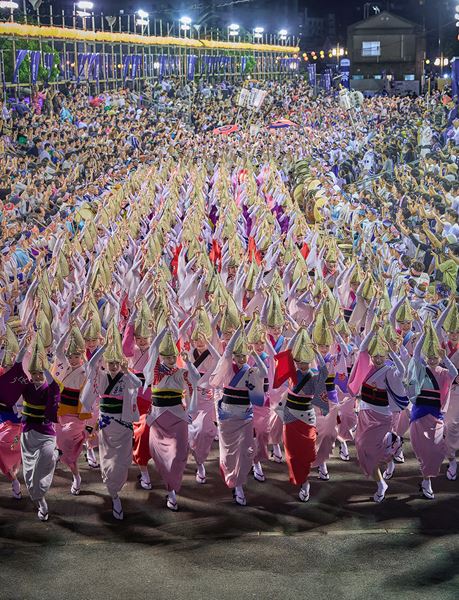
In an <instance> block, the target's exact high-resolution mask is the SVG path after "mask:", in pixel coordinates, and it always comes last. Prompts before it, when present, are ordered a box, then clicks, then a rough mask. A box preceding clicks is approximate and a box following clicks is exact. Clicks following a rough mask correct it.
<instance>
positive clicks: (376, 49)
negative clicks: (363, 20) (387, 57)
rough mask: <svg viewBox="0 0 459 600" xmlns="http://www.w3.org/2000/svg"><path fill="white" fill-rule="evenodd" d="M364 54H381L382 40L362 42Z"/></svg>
mask: <svg viewBox="0 0 459 600" xmlns="http://www.w3.org/2000/svg"><path fill="white" fill-rule="evenodd" d="M362 56H381V42H362Z"/></svg>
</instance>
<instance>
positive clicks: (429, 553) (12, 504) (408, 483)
mask: <svg viewBox="0 0 459 600" xmlns="http://www.w3.org/2000/svg"><path fill="white" fill-rule="evenodd" d="M406 454H407V458H408V460H407V462H406V463H405V464H404V465H401V466H400V467H397V471H396V474H395V476H394V478H393V479H392V480H391V482H390V488H389V492H388V495H387V497H386V498H387V499H386V500H385V502H384V503H383V504H382V505H376V504H374V503H373V502H372V501H371V500H370V498H371V496H372V494H373V493H374V484H373V483H372V482H370V481H367V480H366V479H365V478H364V477H363V475H362V474H361V473H360V471H359V469H358V465H357V463H356V461H355V458H354V457H355V451H354V448H353V447H351V456H352V460H351V462H349V463H343V462H342V461H340V460H339V459H337V458H333V459H331V460H330V463H329V470H330V475H331V479H330V481H328V482H323V481H319V480H318V479H317V480H316V479H315V477H313V478H312V483H311V500H310V502H309V503H307V504H302V503H300V502H298V501H297V500H296V490H295V489H294V488H293V487H292V486H290V484H289V482H288V477H287V470H286V465H285V464H282V465H277V464H273V463H269V465H267V466H266V469H265V473H266V475H267V478H268V480H267V482H266V483H258V482H256V481H255V480H253V479H250V481H249V484H248V486H247V490H246V495H247V500H248V502H249V505H248V506H247V507H239V506H236V505H234V504H233V502H232V499H231V494H230V493H229V491H228V490H227V489H226V487H225V486H224V484H223V481H222V479H221V477H220V474H219V472H218V465H217V460H216V457H217V453H216V451H214V452H213V453H212V460H211V461H210V463H209V468H208V480H207V481H208V483H207V484H205V485H203V486H200V485H198V484H196V483H195V481H194V467H193V465H192V463H191V462H190V464H189V467H188V469H187V472H186V476H185V479H184V484H183V488H182V491H181V494H180V496H179V505H180V510H179V512H178V513H172V512H170V511H168V510H166V509H165V508H164V505H165V492H164V490H163V488H162V486H161V484H160V482H159V479H158V477H157V475H156V474H155V472H154V469H153V467H151V472H152V481H153V484H154V487H153V490H152V491H151V492H146V491H143V490H141V489H140V488H139V487H138V485H137V482H136V475H137V470H136V468H135V467H132V469H131V472H130V477H129V481H128V483H127V484H126V486H125V488H124V490H123V492H122V499H123V508H124V513H125V520H124V521H123V522H122V523H119V522H116V521H115V520H114V519H113V517H112V515H111V503H110V500H109V498H108V496H107V493H106V490H105V488H104V486H103V485H102V483H101V480H100V475H99V472H98V471H93V470H89V469H88V467H87V466H86V465H85V464H83V465H82V475H83V486H82V492H81V495H80V496H79V497H77V498H75V497H73V496H71V495H70V493H69V490H70V483H71V475H70V473H69V472H68V471H66V470H65V469H64V468H63V467H61V466H59V467H58V469H57V470H56V474H55V478H54V482H53V487H52V488H51V491H50V492H49V494H48V497H47V498H48V504H49V509H50V520H49V521H48V522H47V523H41V522H39V521H38V519H37V517H36V512H35V510H34V508H33V506H32V504H31V502H30V501H29V500H28V499H23V500H21V501H14V500H13V499H12V498H10V486H9V484H8V482H6V481H5V480H4V479H2V480H1V481H0V600H41V599H43V600H55V599H56V600H64V599H65V600H66V599H69V600H73V599H78V600H93V599H98V600H99V599H100V600H112V599H114V600H130V599H131V598H132V599H134V598H135V599H136V600H143V599H144V598H145V599H147V598H148V599H149V600H163V599H164V600H175V599H178V600H181V599H182V598H183V599H184V600H195V599H196V600H198V599H199V600H202V599H204V600H207V599H214V598H215V599H221V600H226V599H228V600H245V599H246V598H247V599H249V598H256V599H262V600H265V599H266V600H271V599H273V600H276V599H283V600H290V599H292V600H293V599H295V600H297V599H298V600H302V599H309V598H314V599H315V600H321V599H322V598H323V599H324V600H329V599H331V598H340V599H342V600H348V599H349V600H360V599H362V600H367V599H371V600H378V599H379V598H381V599H384V600H388V599H392V598H397V599H401V600H411V599H413V600H424V598H425V599H429V600H458V599H459V480H458V481H456V482H450V481H448V480H447V479H446V478H445V476H444V470H445V467H444V469H443V474H442V476H441V477H439V478H438V479H437V480H436V481H435V482H434V491H435V493H436V498H435V500H433V501H428V500H424V499H422V497H421V496H420V493H419V491H418V483H419V475H418V467H417V463H416V461H415V460H414V459H413V458H412V454H411V451H410V450H409V449H407V452H406Z"/></svg>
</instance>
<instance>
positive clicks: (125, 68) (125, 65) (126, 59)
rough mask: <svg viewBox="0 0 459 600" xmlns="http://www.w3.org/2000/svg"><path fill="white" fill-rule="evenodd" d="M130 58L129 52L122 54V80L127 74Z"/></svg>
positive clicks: (124, 79)
mask: <svg viewBox="0 0 459 600" xmlns="http://www.w3.org/2000/svg"><path fill="white" fill-rule="evenodd" d="M131 60H132V56H131V55H130V54H128V55H126V56H123V81H126V78H127V76H128V73H129V66H130V64H131Z"/></svg>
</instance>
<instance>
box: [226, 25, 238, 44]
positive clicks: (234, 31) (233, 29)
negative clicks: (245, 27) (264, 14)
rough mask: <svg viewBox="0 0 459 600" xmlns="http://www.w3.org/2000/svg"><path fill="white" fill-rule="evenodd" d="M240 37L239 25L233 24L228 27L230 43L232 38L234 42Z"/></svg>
mask: <svg viewBox="0 0 459 600" xmlns="http://www.w3.org/2000/svg"><path fill="white" fill-rule="evenodd" d="M238 36H239V25H238V24H237V23H232V24H231V25H229V26H228V41H230V38H232V39H233V40H234V39H235V38H236V37H238Z"/></svg>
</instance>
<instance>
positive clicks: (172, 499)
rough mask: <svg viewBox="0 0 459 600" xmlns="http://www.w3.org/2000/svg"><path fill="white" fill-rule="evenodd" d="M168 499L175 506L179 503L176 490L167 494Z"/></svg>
mask: <svg viewBox="0 0 459 600" xmlns="http://www.w3.org/2000/svg"><path fill="white" fill-rule="evenodd" d="M167 498H168V500H169V501H170V502H172V504H175V503H176V502H177V495H176V493H175V490H172V491H171V492H169V493H168V494H167Z"/></svg>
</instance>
